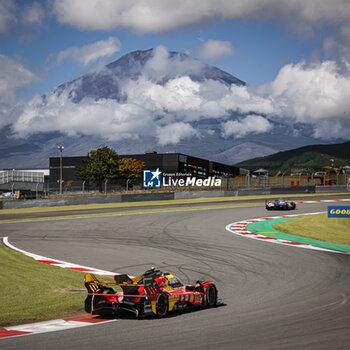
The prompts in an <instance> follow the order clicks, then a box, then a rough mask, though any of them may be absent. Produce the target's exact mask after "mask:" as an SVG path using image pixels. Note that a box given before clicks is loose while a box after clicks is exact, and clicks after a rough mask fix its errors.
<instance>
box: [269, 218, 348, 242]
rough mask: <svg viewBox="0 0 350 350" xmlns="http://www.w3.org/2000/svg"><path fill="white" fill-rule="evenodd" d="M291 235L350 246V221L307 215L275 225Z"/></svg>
mask: <svg viewBox="0 0 350 350" xmlns="http://www.w3.org/2000/svg"><path fill="white" fill-rule="evenodd" d="M273 228H274V229H276V230H278V231H281V232H285V233H288V234H290V235H294V236H299V237H305V238H311V239H315V240H317V241H322V242H329V243H336V244H345V245H349V246H350V219H349V218H328V215H327V213H322V214H315V215H305V216H301V217H300V218H296V219H293V220H286V221H282V222H279V223H277V224H275V225H273Z"/></svg>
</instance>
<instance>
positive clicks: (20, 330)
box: [0, 315, 117, 339]
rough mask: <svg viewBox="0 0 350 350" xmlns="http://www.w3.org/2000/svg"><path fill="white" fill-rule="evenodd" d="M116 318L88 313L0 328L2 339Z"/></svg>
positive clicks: (98, 322)
mask: <svg viewBox="0 0 350 350" xmlns="http://www.w3.org/2000/svg"><path fill="white" fill-rule="evenodd" d="M115 321H117V320H116V319H111V320H109V319H103V318H100V317H99V316H96V315H86V316H82V317H73V318H66V319H58V320H52V321H45V322H36V323H28V324H24V325H20V326H12V327H6V328H3V329H0V339H3V338H9V337H19V336H24V335H30V334H40V333H48V332H55V331H62V330H66V329H72V328H78V327H86V326H91V325H96V324H102V323H108V322H115Z"/></svg>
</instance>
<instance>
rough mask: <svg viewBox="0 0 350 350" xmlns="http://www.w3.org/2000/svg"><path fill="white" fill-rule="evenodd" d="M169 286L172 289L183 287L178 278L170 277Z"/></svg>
mask: <svg viewBox="0 0 350 350" xmlns="http://www.w3.org/2000/svg"><path fill="white" fill-rule="evenodd" d="M168 284H169V286H170V287H173V288H176V287H182V286H183V284H182V282H181V281H180V280H179V279H178V278H177V277H175V276H174V277H168Z"/></svg>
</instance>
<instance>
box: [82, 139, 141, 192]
mask: <svg viewBox="0 0 350 350" xmlns="http://www.w3.org/2000/svg"><path fill="white" fill-rule="evenodd" d="M145 165H146V164H145V162H142V161H140V160H136V159H132V158H120V157H119V155H118V153H117V152H116V151H115V150H113V149H112V148H110V147H108V146H102V147H99V148H98V149H97V150H91V151H90V152H89V153H88V154H87V157H86V158H85V159H84V160H83V165H82V166H81V167H80V168H79V169H78V172H77V178H78V179H79V180H82V181H85V182H86V183H87V184H89V185H92V184H96V185H97V186H98V188H99V191H100V192H102V189H103V184H104V183H105V181H106V180H108V181H110V182H112V183H113V182H118V181H120V180H124V181H127V180H129V183H130V184H133V183H135V182H136V181H138V180H139V179H140V178H141V175H142V172H143V170H144V168H145Z"/></svg>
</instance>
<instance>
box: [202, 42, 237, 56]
mask: <svg viewBox="0 0 350 350" xmlns="http://www.w3.org/2000/svg"><path fill="white" fill-rule="evenodd" d="M198 54H199V56H200V57H202V58H204V59H205V60H208V61H217V60H219V59H220V58H222V57H224V56H231V55H233V54H234V49H233V46H232V43H230V42H229V41H222V40H208V41H207V42H205V43H203V45H202V46H201V47H200V48H199V49H198Z"/></svg>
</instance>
